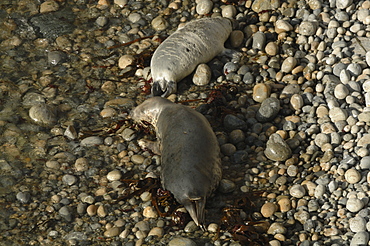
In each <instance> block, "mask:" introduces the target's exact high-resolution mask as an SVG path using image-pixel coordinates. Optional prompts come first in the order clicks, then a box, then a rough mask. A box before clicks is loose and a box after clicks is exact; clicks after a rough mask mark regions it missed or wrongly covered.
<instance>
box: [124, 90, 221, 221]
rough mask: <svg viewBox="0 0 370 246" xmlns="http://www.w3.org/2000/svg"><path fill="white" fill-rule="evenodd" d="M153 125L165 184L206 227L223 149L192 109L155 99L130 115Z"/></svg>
mask: <svg viewBox="0 0 370 246" xmlns="http://www.w3.org/2000/svg"><path fill="white" fill-rule="evenodd" d="M130 115H131V118H132V119H133V120H135V121H136V122H141V121H147V122H149V123H151V124H152V125H153V126H154V128H155V130H156V134H157V139H158V141H159V150H160V152H161V162H162V163H161V167H162V171H161V182H162V186H163V188H165V189H167V190H169V191H171V192H172V194H173V195H174V197H175V198H176V200H177V201H178V202H179V203H181V204H182V205H184V207H185V208H186V210H187V211H188V212H189V214H190V216H191V217H192V219H193V220H194V222H195V223H196V224H197V225H200V226H202V228H204V227H203V225H204V220H205V218H204V217H205V204H206V201H207V197H209V196H210V195H211V193H212V192H213V191H214V190H215V189H216V187H217V185H218V184H219V182H220V180H221V176H222V168H221V159H220V148H219V144H218V141H217V138H216V135H215V134H214V132H213V130H212V128H211V126H210V124H209V122H208V120H207V119H206V118H205V117H204V116H203V115H202V114H201V113H199V112H197V111H195V110H194V109H191V108H189V107H186V106H183V105H179V104H175V103H173V102H171V101H169V100H167V99H165V98H162V97H152V98H149V99H147V100H146V101H144V102H143V103H142V104H140V105H139V106H137V107H136V108H135V109H134V110H133V111H131V113H130Z"/></svg>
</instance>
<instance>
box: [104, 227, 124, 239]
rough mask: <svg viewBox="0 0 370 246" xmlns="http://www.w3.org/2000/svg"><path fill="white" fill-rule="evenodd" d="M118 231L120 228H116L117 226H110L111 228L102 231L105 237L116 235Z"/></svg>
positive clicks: (119, 231)
mask: <svg viewBox="0 0 370 246" xmlns="http://www.w3.org/2000/svg"><path fill="white" fill-rule="evenodd" d="M120 233H121V229H120V228H118V227H112V228H109V229H108V230H106V231H105V232H104V236H105V237H115V236H118V235H119V234H120Z"/></svg>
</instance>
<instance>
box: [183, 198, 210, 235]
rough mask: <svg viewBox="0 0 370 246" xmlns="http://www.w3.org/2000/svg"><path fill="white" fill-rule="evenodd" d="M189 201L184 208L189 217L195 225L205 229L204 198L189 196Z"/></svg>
mask: <svg viewBox="0 0 370 246" xmlns="http://www.w3.org/2000/svg"><path fill="white" fill-rule="evenodd" d="M189 200H190V202H189V203H187V204H186V205H184V206H185V208H186V210H187V211H188V212H189V214H190V216H191V218H192V219H193V220H194V222H195V224H196V225H197V226H200V228H201V229H202V230H203V231H205V226H204V222H205V221H204V218H205V205H206V199H205V198H203V197H196V198H190V199H189Z"/></svg>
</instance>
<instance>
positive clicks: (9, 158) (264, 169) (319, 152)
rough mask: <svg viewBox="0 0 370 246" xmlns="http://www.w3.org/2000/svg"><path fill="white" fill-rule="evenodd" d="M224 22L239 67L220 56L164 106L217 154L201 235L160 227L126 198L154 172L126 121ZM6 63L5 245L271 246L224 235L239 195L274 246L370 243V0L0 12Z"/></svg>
mask: <svg viewBox="0 0 370 246" xmlns="http://www.w3.org/2000/svg"><path fill="white" fill-rule="evenodd" d="M217 16H223V17H228V18H231V19H233V20H235V21H234V24H235V30H234V31H233V32H232V33H231V35H230V38H229V40H228V41H227V42H226V47H227V48H230V49H233V50H235V51H238V52H240V53H241V54H242V57H241V59H240V60H238V61H235V60H231V59H230V58H229V57H226V56H219V57H216V58H215V59H213V60H212V61H210V62H209V63H208V64H206V65H205V64H203V65H202V66H200V67H199V68H198V69H197V70H196V72H195V74H192V75H190V76H189V77H187V78H186V79H185V80H184V81H182V82H181V83H180V84H179V85H178V92H177V93H176V94H173V95H171V96H170V97H169V99H170V100H172V101H174V102H177V103H182V104H185V105H189V106H190V107H193V108H195V109H196V110H198V111H199V112H201V113H202V114H204V115H205V116H206V117H207V119H208V120H209V121H210V123H211V125H212V127H213V129H214V132H215V133H216V136H217V138H218V140H219V143H220V147H221V152H222V165H223V172H224V175H223V180H222V182H221V185H220V187H219V189H218V190H217V191H216V192H215V195H214V197H212V198H211V199H210V201H209V202H208V204H207V225H206V227H207V229H208V230H207V231H206V232H203V231H202V230H200V228H198V227H196V226H195V224H194V222H192V221H190V222H187V224H186V225H185V228H181V227H180V226H178V225H174V224H173V222H172V221H171V218H170V217H160V216H159V215H158V211H156V209H155V208H154V206H153V204H152V202H151V196H152V195H151V193H150V192H148V191H144V192H142V193H141V194H139V195H138V196H135V197H131V198H129V199H119V198H120V197H121V196H122V195H124V194H126V193H127V192H128V190H129V188H128V187H127V183H125V182H126V181H123V179H125V180H127V179H130V180H139V179H144V178H147V177H154V178H155V177H159V173H160V157H159V156H158V155H154V154H153V153H152V152H150V151H144V150H141V149H140V147H139V146H138V144H137V140H138V139H140V138H142V137H148V135H149V134H148V133H145V132H144V131H142V130H140V128H139V127H138V126H135V125H133V124H132V122H131V121H129V120H127V115H128V112H129V111H130V110H131V109H132V108H133V107H135V106H136V105H138V104H140V103H141V102H143V101H144V100H145V98H147V97H148V94H147V93H146V92H147V91H148V84H147V82H146V81H148V80H149V79H150V67H149V63H150V58H151V55H152V54H153V52H154V50H155V49H156V48H157V47H158V45H159V44H160V42H161V41H162V40H164V38H166V37H168V36H169V35H170V34H171V33H173V32H174V31H175V30H176V29H177V28H178V27H179V26H182V25H184V24H185V23H186V22H188V21H190V20H193V19H196V18H210V17H217ZM0 56H1V57H0V58H1V59H0V71H1V77H2V78H1V81H0V245H116V246H119V245H123V246H140V245H170V246H175V245H188V246H194V245H198V246H200V245H207V246H211V245H215V246H221V245H222V246H238V245H263V244H261V243H259V242H257V241H259V240H253V238H251V236H250V235H249V234H248V232H250V234H253V235H254V234H255V232H254V231H253V228H252V227H253V226H251V227H250V229H248V230H247V231H244V232H243V233H244V236H245V238H248V237H249V236H250V237H249V238H250V241H251V242H250V243H246V241H242V240H238V239H236V238H234V237H233V235H232V231H230V230H226V229H225V228H224V227H225V226H224V225H223V224H222V222H221V217H222V216H221V211H222V209H223V208H225V207H227V206H231V205H234V203H235V202H236V201H238V200H240V199H242V198H245V197H248V198H250V199H252V201H249V203H250V205H251V206H250V209H249V210H237V211H238V212H239V215H240V218H242V219H243V220H244V221H245V222H246V223H251V222H253V223H255V222H265V223H266V225H268V226H267V228H266V230H262V231H260V232H258V235H259V236H258V238H266V240H267V241H266V244H267V245H271V246H280V245H284V246H285V245H286V246H288V245H300V246H310V245H312V246H313V245H314V246H320V245H333V246H339V245H349V246H356V245H358V246H359V245H368V244H369V232H370V221H369V214H370V209H369V208H368V205H369V196H370V172H369V170H370V156H369V151H370V133H369V130H370V129H369V125H370V1H353V0H330V1H322V0H301V1H297V0H288V1H282V0H280V1H279V0H254V1H235V0H230V1H227V0H197V1H188V0H185V1H180V0H175V1H167V0H160V1H150V0H143V1H132V0H99V1H89V0H47V1H38V0H2V1H1V2H0ZM250 225H251V224H250ZM220 228H221V230H219V229H220ZM247 234H248V235H249V236H248V235H247ZM252 242H253V243H254V244H252Z"/></svg>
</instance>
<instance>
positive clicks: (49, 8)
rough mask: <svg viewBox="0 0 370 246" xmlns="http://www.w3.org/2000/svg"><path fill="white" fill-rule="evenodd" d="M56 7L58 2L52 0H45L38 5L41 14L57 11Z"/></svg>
mask: <svg viewBox="0 0 370 246" xmlns="http://www.w3.org/2000/svg"><path fill="white" fill-rule="evenodd" d="M58 9H59V4H58V3H57V2H55V1H53V0H47V1H45V2H43V3H42V4H41V5H40V13H41V14H44V13H48V12H53V11H57V10H58Z"/></svg>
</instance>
